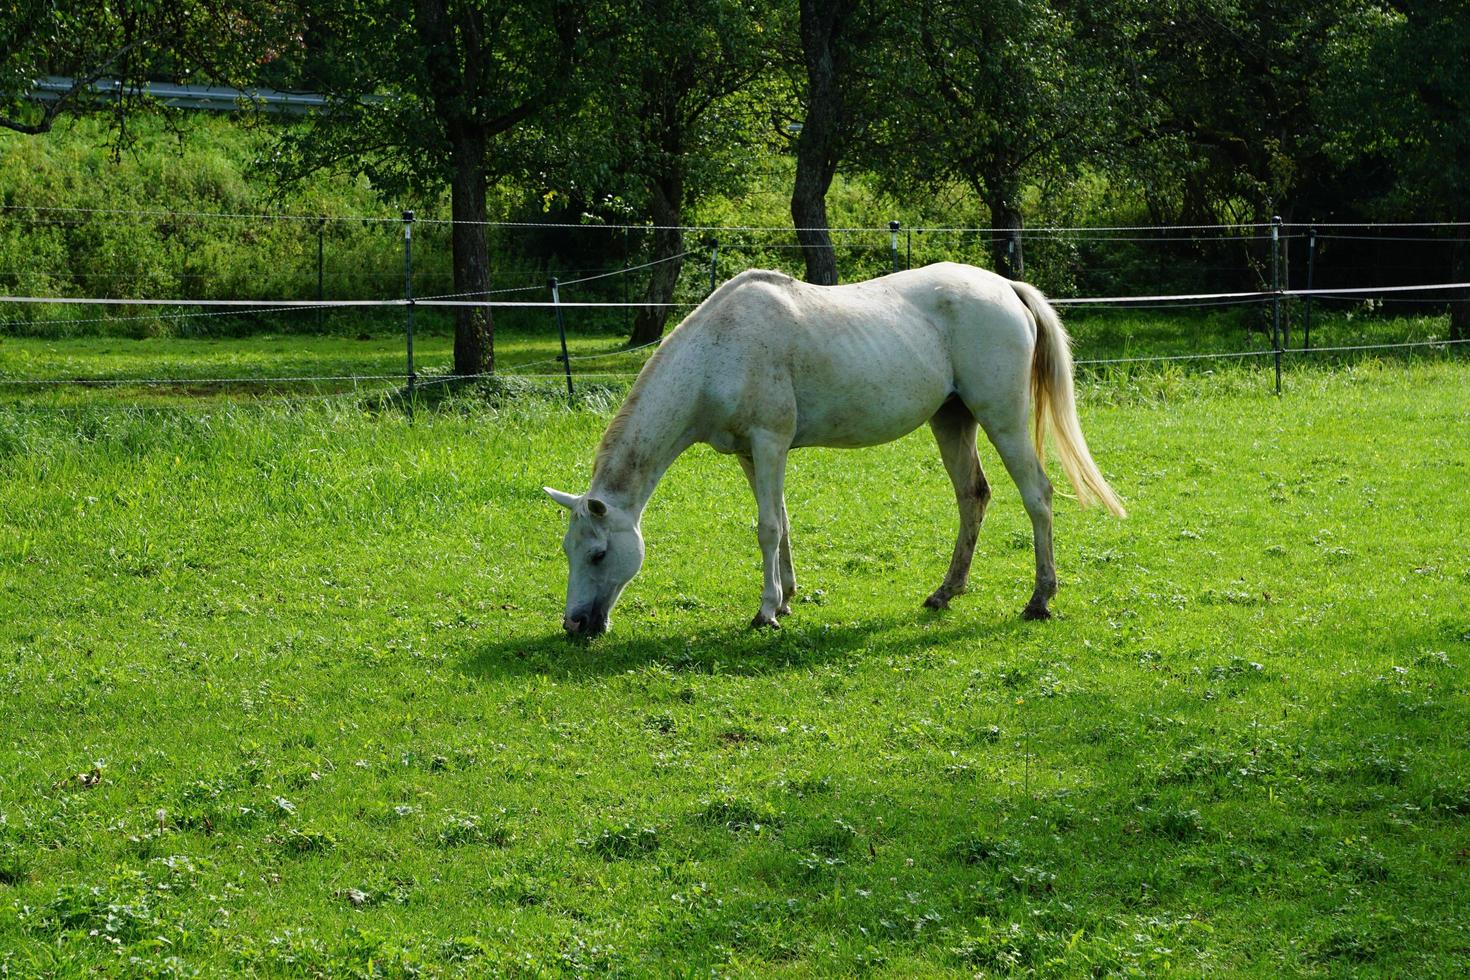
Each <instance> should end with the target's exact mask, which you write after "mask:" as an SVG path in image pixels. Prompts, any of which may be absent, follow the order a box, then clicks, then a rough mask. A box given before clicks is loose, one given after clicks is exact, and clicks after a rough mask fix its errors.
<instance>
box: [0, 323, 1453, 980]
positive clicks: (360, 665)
mask: <svg viewBox="0 0 1470 980" xmlns="http://www.w3.org/2000/svg"><path fill="white" fill-rule="evenodd" d="M7 343H8V342H7ZM0 346H3V345H0ZM1258 381H1259V376H1258V375H1255V374H1250V373H1246V372H1241V373H1239V374H1238V375H1237V374H1231V373H1229V372H1221V373H1218V374H1215V375H1203V374H1195V375H1190V376H1188V377H1186V378H1184V379H1183V380H1182V381H1181V382H1179V384H1178V385H1175V386H1172V387H1171V386H1169V385H1167V384H1166V385H1154V386H1152V387H1149V386H1146V385H1145V384H1144V383H1143V382H1142V381H1141V380H1140V379H1138V378H1133V377H1126V378H1114V379H1110V378H1107V377H1103V378H1100V379H1097V380H1094V381H1092V382H1090V383H1089V384H1088V385H1087V386H1086V388H1085V391H1084V424H1085V426H1086V429H1087V433H1088V436H1089V439H1090V441H1091V443H1092V444H1093V447H1094V449H1095V451H1096V453H1097V456H1098V459H1099V461H1100V463H1101V464H1102V466H1103V468H1104V470H1105V471H1106V472H1107V473H1108V474H1109V476H1110V477H1111V478H1112V479H1113V480H1114V481H1115V484H1116V486H1117V487H1118V488H1119V490H1120V492H1121V493H1122V494H1123V496H1124V497H1125V499H1126V500H1127V502H1128V505H1129V510H1130V514H1131V516H1130V518H1129V519H1128V520H1127V521H1122V522H1118V521H1111V520H1108V519H1106V518H1104V517H1102V516H1100V515H1098V514H1095V513H1092V512H1086V513H1080V512H1077V511H1076V510H1075V509H1074V508H1072V507H1071V506H1070V505H1069V504H1067V503H1066V502H1065V501H1059V503H1060V506H1059V517H1058V531H1057V535H1058V563H1059V572H1060V575H1061V578H1062V583H1063V586H1062V592H1061V594H1060V595H1059V597H1058V599H1057V602H1056V609H1057V612H1058V614H1059V618H1058V619H1057V620H1056V621H1053V622H1051V623H1047V624H1028V623H1023V622H1021V621H1020V620H1019V619H1018V617H1017V613H1018V612H1019V610H1020V608H1021V606H1022V604H1023V603H1024V601H1025V599H1026V597H1027V595H1028V594H1029V591H1030V583H1029V576H1030V566H1031V555H1030V551H1029V547H1028V544H1027V539H1028V537H1029V534H1028V532H1027V530H1026V524H1025V519H1024V516H1023V513H1022V511H1021V508H1020V506H1019V503H1018V501H1017V499H1016V495H1015V491H1014V488H1013V487H1011V485H1010V484H1009V483H1008V481H1005V480H1003V479H1000V478H996V479H993V480H992V482H993V483H994V484H995V488H996V499H995V502H994V503H993V504H992V507H991V510H990V513H989V516H988V518H987V523H986V527H985V529H984V531H983V532H982V536H981V552H980V556H981V557H980V558H979V560H978V561H977V568H976V576H975V581H974V584H973V589H972V592H971V594H970V595H968V596H965V597H963V598H961V599H959V600H957V601H956V603H955V607H954V609H953V610H951V611H949V612H947V613H943V614H936V613H931V612H927V611H924V610H921V609H919V608H918V606H919V602H920V601H921V600H922V598H923V597H924V596H925V595H926V594H927V593H928V591H929V590H930V589H931V588H932V587H933V585H934V584H935V583H936V582H937V581H938V580H939V578H940V577H941V575H942V573H943V570H944V564H945V561H946V558H947V554H948V549H949V545H950V540H951V535H952V533H953V522H954V515H953V513H952V510H953V503H952V495H951V493H950V490H949V488H948V485H947V482H946V480H945V476H944V473H943V469H942V466H941V465H940V462H939V460H938V457H937V453H935V452H934V451H933V448H932V446H931V445H930V443H929V441H928V439H927V437H925V436H923V434H922V433H920V434H916V435H915V436H911V437H909V438H906V439H904V440H901V441H900V442H898V443H895V444H892V445H889V446H885V447H880V448H878V449H874V450H868V451H863V452H861V453H843V452H833V451H810V452H803V453H799V454H795V455H794V456H793V459H792V464H791V472H790V478H789V480H788V494H789V500H790V506H791V514H792V519H793V533H794V541H795V548H796V560H797V570H798V577H799V579H800V581H801V583H802V590H803V591H802V595H801V597H800V599H801V600H802V601H800V602H798V604H797V605H796V611H795V614H794V615H793V616H792V617H791V618H790V619H789V620H788V621H787V623H788V625H787V628H785V629H783V630H782V631H781V632H780V633H779V634H752V633H749V632H747V631H745V630H744V629H743V628H742V626H743V624H744V623H745V622H746V621H748V618H749V613H750V612H751V608H752V607H753V605H754V604H755V603H756V600H757V593H758V560H757V557H756V554H755V547H754V532H753V525H754V508H753V505H752V504H751V503H750V501H749V500H748V491H747V490H746V489H745V487H744V481H743V479H742V478H741V476H740V474H739V471H738V468H737V467H735V466H733V465H732V464H731V463H730V462H729V461H728V460H726V459H723V458H721V457H718V456H716V455H715V454H713V453H711V452H708V451H706V450H702V449H696V450H694V451H691V452H690V453H689V454H688V455H686V456H685V457H684V458H683V459H681V460H680V461H679V462H678V463H677V464H676V465H675V466H674V468H673V469H672V470H671V472H670V474H669V477H668V479H667V481H666V483H665V484H664V486H663V487H662V488H661V489H660V491H659V494H658V496H657V497H656V498H655V499H654V502H653V505H652V507H651V508H650V510H649V512H648V514H647V516H646V519H645V532H646V535H647V538H648V542H649V557H648V563H647V566H646V570H645V573H644V575H643V576H642V577H641V578H640V579H639V580H638V581H637V582H635V583H634V585H633V586H632V587H631V588H630V590H629V593H628V595H627V597H626V598H625V600H624V602H623V604H622V605H620V607H619V609H618V610H617V616H616V620H617V622H616V623H615V626H614V629H613V632H612V633H611V634H610V635H609V636H608V637H606V638H605V639H603V640H601V641H599V642H597V643H594V644H591V645H572V644H568V643H566V642H565V641H563V640H562V639H561V638H560V637H559V636H558V635H557V618H558V616H559V613H560V609H561V602H562V595H561V591H562V586H563V582H564V565H563V560H562V558H561V555H560V552H559V549H558V547H557V542H558V538H559V535H560V533H561V520H562V519H561V514H560V511H559V510H558V509H557V508H556V507H555V506H554V505H552V504H551V503H550V502H548V501H546V500H545V499H544V497H543V496H542V495H541V491H540V486H541V484H543V483H553V484H557V485H562V486H565V487H567V488H571V489H577V488H580V487H581V486H583V485H584V484H585V482H586V480H587V477H588V472H589V468H590V463H591V451H592V448H593V447H594V445H595V443H596V439H597V436H598V434H599V432H600V430H601V427H602V425H603V424H605V421H606V418H607V414H606V411H607V409H604V410H602V411H589V410H585V409H579V410H570V409H566V408H562V407H560V406H558V405H557V404H555V403H545V402H519V401H514V400H512V401H508V402H504V403H503V404H502V405H501V407H500V408H499V409H495V410H491V409H487V408H484V407H481V408H478V409H476V408H471V407H468V406H462V410H460V411H455V412H448V411H445V412H440V413H421V414H420V415H419V417H418V419H417V421H416V422H415V424H413V425H409V424H408V423H407V422H406V421H405V420H403V419H401V418H399V417H396V416H393V415H387V414H385V415H367V414H364V413H361V412H359V411H356V410H353V409H351V408H349V407H347V406H346V405H345V404H343V403H334V404H331V405H327V406H309V405H298V406H271V405H255V406H249V407H240V406H229V405H220V406H217V407H215V408H214V409H212V410H211V411H208V412H171V411H150V412H142V411H137V410H130V409H115V408H93V409H86V408H78V409H76V410H74V411H71V412H68V413H65V414H64V415H63V414H58V413H53V412H46V411H39V410H33V409H31V408H28V407H25V406H12V407H10V408H9V409H8V410H7V411H6V412H4V413H0V473H3V477H0V699H3V701H4V704H5V717H6V723H5V727H4V729H3V743H0V758H3V760H4V765H5V772H6V778H5V780H4V781H3V783H0V964H3V965H4V966H5V968H7V969H9V970H10V971H12V972H16V973H20V974H32V973H43V972H54V973H60V974H75V973H81V972H85V971H101V972H105V973H127V972H136V973H168V972H187V971H189V970H194V969H198V970H202V971H204V972H207V973H237V972H246V971H254V972H262V973H282V974H292V975H294V974H330V975H363V976H365V975H368V974H370V973H371V974H382V973H391V974H399V975H407V974H410V973H414V972H427V973H430V974H434V973H444V974H455V973H466V974H472V975H479V974H483V973H490V972H505V973H523V974H542V973H573V972H591V971H604V972H613V973H625V974H635V975H644V974H667V973H674V972H695V971H700V972H704V971H706V970H718V971H721V972H731V973H758V974H769V973H790V974H800V975H805V974H813V973H848V972H856V971H859V970H864V969H877V970H880V971H884V972H887V973H888V974H891V975H913V974H935V973H952V974H955V975H961V974H965V975H968V974H971V973H973V972H975V971H980V970H983V971H987V972H1007V971H1012V972H1028V971H1034V972H1037V973H1042V974H1054V975H1075V974H1079V973H1088V972H1095V973H1102V974H1107V973H1130V972H1133V973H1154V972H1160V971H1162V970H1164V969H1166V968H1169V967H1174V968H1177V969H1181V970H1183V971H1184V972H1188V973H1202V972H1217V973H1231V974H1260V975H1279V974H1282V973H1305V974H1322V975H1335V974H1340V973H1345V972H1362V973H1367V974H1385V975H1405V974H1415V975H1426V974H1429V975H1434V974H1438V975H1453V974H1458V973H1463V972H1464V971H1465V969H1466V968H1467V967H1470V962H1467V958H1470V935H1467V932H1466V929H1467V926H1466V923H1467V921H1470V916H1467V914H1466V911H1467V910H1466V905H1465V897H1464V896H1465V885H1466V877H1467V856H1466V850H1465V849H1466V847H1467V846H1470V838H1467V836H1466V825H1465V816H1466V814H1467V812H1470V780H1467V778H1466V775H1465V774H1466V773H1467V771H1470V768H1467V763H1470V738H1467V736H1466V733H1467V732H1470V707H1467V705H1470V701H1467V698H1466V674H1465V671H1466V669H1467V661H1470V600H1467V594H1470V593H1467V588H1470V550H1467V547H1470V545H1467V539H1466V538H1465V535H1464V532H1463V530H1461V529H1463V528H1465V527H1470V498H1467V496H1466V495H1465V493H1464V487H1465V483H1466V477H1467V472H1466V470H1467V465H1470V462H1467V458H1466V455H1465V453H1464V451H1463V445H1464V441H1463V433H1464V432H1465V429H1466V424H1467V422H1470V414H1467V412H1470V409H1467V407H1466V404H1465V401H1464V398H1463V392H1464V390H1465V385H1466V382H1467V381H1470V372H1467V369H1466V367H1465V366H1464V365H1462V364H1459V363H1455V362H1452V361H1450V362H1438V363H1408V364H1384V363H1378V362H1365V363H1361V364H1358V365H1355V366H1352V367H1350V368H1346V369H1344V370H1341V371H1336V372H1329V371H1317V370H1297V371H1294V372H1292V373H1290V374H1289V376H1288V386H1287V393H1286V396H1285V397H1283V398H1281V399H1279V400H1278V399H1275V398H1272V397H1269V396H1267V395H1265V394H1263V392H1262V390H1261V388H1260V387H1259V385H1258V384H1257V383H1256V382H1258ZM982 458H983V459H985V461H986V462H987V463H989V464H991V465H992V467H994V455H993V453H990V452H988V447H982Z"/></svg>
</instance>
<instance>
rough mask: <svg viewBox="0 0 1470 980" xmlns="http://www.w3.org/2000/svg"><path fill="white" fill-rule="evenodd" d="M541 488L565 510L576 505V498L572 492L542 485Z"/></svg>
mask: <svg viewBox="0 0 1470 980" xmlns="http://www.w3.org/2000/svg"><path fill="white" fill-rule="evenodd" d="M541 489H542V490H545V491H546V495H547V496H548V497H550V498H551V499H552V500H555V501H556V502H557V503H559V504H561V505H562V506H563V507H565V508H566V509H567V510H571V509H572V508H574V507H576V506H577V500H578V498H577V497H576V496H574V495H573V494H570V493H562V492H561V491H560V490H553V489H551V487H542V488H541Z"/></svg>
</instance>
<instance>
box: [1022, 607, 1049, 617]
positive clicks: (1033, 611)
mask: <svg viewBox="0 0 1470 980" xmlns="http://www.w3.org/2000/svg"><path fill="white" fill-rule="evenodd" d="M1021 618H1022V619H1030V620H1037V619H1051V610H1050V609H1048V608H1046V607H1045V606H1031V605H1028V606H1027V607H1026V608H1025V609H1022V610H1021Z"/></svg>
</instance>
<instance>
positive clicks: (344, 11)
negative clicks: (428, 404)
mask: <svg viewBox="0 0 1470 980" xmlns="http://www.w3.org/2000/svg"><path fill="white" fill-rule="evenodd" d="M587 14H588V4H586V3H582V2H578V0H333V2H330V3H325V4H316V5H313V6H312V7H310V8H309V10H308V14H307V21H308V25H307V26H308V28H309V29H310V33H311V35H312V36H315V37H317V38H319V39H320V41H319V43H320V45H321V46H320V49H319V50H318V51H317V52H315V53H314V57H315V59H316V64H315V66H314V68H313V72H314V74H315V76H316V77H317V78H318V80H319V81H318V83H317V84H318V85H319V86H320V87H321V88H322V89H323V91H324V92H325V93H326V94H328V95H329V96H331V97H332V108H331V111H329V112H327V113H324V114H321V115H320V116H318V117H316V118H315V119H314V121H313V123H312V125H311V126H310V127H309V128H308V129H307V130H306V131H304V132H300V133H292V134H287V135H286V136H285V138H284V143H283V147H282V155H281V157H280V158H279V164H280V170H281V174H282V175H283V176H284V177H287V178H294V177H300V176H303V175H305V174H307V173H310V172H313V171H316V170H321V169H339V170H340V169H348V170H355V171H358V172H363V173H366V174H368V175H369V177H371V178H372V179H373V180H374V181H375V183H377V184H378V186H380V187H382V188H384V189H385V190H388V191H393V190H398V189H403V188H417V189H421V190H433V189H438V188H442V187H444V186H446V185H447V186H448V188H449V193H450V214H451V217H452V218H453V220H454V225H453V231H452V234H451V243H452V248H453V268H454V292H455V293H456V294H459V295H462V296H465V297H483V296H487V295H488V294H489V292H490V289H491V282H490V259H489V246H488V238H487V234H486V220H487V209H486V194H487V187H488V184H489V181H490V179H491V176H492V175H494V174H497V173H499V170H498V169H497V165H496V160H495V152H496V150H497V148H498V142H499V141H503V140H504V139H505V138H506V137H507V136H508V135H509V134H511V133H513V131H514V130H515V129H516V128H517V127H518V126H520V125H521V124H523V123H525V122H526V121H527V120H528V119H530V118H532V117H533V116H535V115H536V114H537V113H539V112H543V111H545V110H546V109H547V108H548V107H550V106H552V105H554V104H556V103H558V102H559V101H562V100H564V99H566V98H568V97H569V96H570V95H571V94H572V93H573V89H572V85H571V82H572V78H573V73H574V69H575V67H576V65H577V63H578V60H579V57H580V55H581V54H582V52H583V50H584V49H585V47H586V46H587V43H588V37H587V35H586V34H585V32H584V29H585V27H586V23H587ZM494 368H495V347H494V322H493V319H492V317H491V314H490V310H489V308H488V307H483V306H481V307H460V308H457V309H456V311H455V333H454V373H455V374H457V375H478V374H483V373H486V372H489V371H493V370H494Z"/></svg>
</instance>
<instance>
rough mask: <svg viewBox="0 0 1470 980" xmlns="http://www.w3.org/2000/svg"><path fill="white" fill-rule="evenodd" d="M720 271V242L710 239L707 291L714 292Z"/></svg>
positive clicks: (716, 239)
mask: <svg viewBox="0 0 1470 980" xmlns="http://www.w3.org/2000/svg"><path fill="white" fill-rule="evenodd" d="M719 269H720V240H719V239H718V238H711V239H710V240H709V291H710V292H711V293H713V292H714V291H715V281H716V278H717V277H718V275H719Z"/></svg>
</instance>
